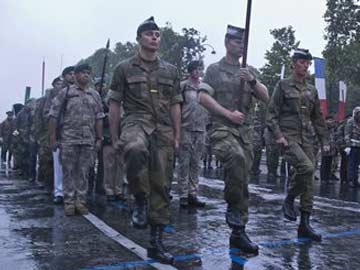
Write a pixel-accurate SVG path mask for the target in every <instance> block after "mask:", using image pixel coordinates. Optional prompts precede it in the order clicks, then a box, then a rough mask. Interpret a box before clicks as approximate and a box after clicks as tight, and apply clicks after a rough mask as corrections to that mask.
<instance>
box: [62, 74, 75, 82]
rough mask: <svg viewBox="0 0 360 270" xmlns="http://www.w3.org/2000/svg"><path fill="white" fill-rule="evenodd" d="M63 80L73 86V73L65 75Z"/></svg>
mask: <svg viewBox="0 0 360 270" xmlns="http://www.w3.org/2000/svg"><path fill="white" fill-rule="evenodd" d="M64 80H65V81H67V82H68V83H70V84H73V83H74V82H75V72H74V71H71V72H69V73H66V74H65V76H64Z"/></svg>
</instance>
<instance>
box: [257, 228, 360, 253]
mask: <svg viewBox="0 0 360 270" xmlns="http://www.w3.org/2000/svg"><path fill="white" fill-rule="evenodd" d="M353 235H360V229H357V230H351V231H346V232H339V233H327V234H323V236H322V238H323V239H329V238H339V237H347V236H353ZM309 241H311V239H310V238H296V239H290V240H280V241H274V242H261V243H259V245H260V246H262V247H267V248H278V247H281V246H286V245H292V244H296V245H301V244H304V243H305V242H309Z"/></svg>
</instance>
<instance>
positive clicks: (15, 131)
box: [12, 129, 20, 136]
mask: <svg viewBox="0 0 360 270" xmlns="http://www.w3.org/2000/svg"><path fill="white" fill-rule="evenodd" d="M19 134H20V133H19V131H18V130H17V129H15V130H14V132H13V134H12V135H14V136H18V135H19Z"/></svg>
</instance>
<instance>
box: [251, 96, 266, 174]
mask: <svg viewBox="0 0 360 270" xmlns="http://www.w3.org/2000/svg"><path fill="white" fill-rule="evenodd" d="M265 115H266V104H264V103H260V102H258V103H257V106H256V109H255V117H254V131H253V137H252V144H253V148H254V160H253V163H252V166H251V172H250V173H251V175H252V176H255V177H256V176H259V175H260V173H261V170H260V162H261V156H262V150H263V149H264V128H265Z"/></svg>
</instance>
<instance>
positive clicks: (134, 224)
mask: <svg viewBox="0 0 360 270" xmlns="http://www.w3.org/2000/svg"><path fill="white" fill-rule="evenodd" d="M131 225H132V226H133V227H134V228H135V229H138V230H146V229H147V226H148V224H144V225H141V224H138V223H134V222H132V223H131Z"/></svg>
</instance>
